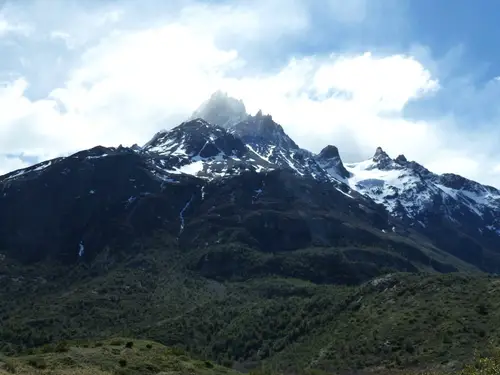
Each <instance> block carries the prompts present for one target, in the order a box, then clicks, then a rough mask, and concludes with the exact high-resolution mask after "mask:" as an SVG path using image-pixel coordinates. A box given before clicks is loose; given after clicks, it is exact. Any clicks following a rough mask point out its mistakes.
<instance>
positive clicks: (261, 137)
mask: <svg viewBox="0 0 500 375" xmlns="http://www.w3.org/2000/svg"><path fill="white" fill-rule="evenodd" d="M231 131H232V132H233V133H234V134H236V135H237V136H238V137H240V138H241V139H243V141H244V142H247V143H250V144H255V143H259V144H269V145H273V146H276V147H282V148H286V149H294V150H297V149H299V146H298V145H297V144H296V143H295V142H294V141H293V140H292V139H291V138H290V137H289V136H288V135H287V134H286V133H285V131H284V130H283V127H282V126H281V125H280V124H278V123H276V122H275V121H274V120H273V117H272V116H271V115H269V114H266V115H264V114H263V113H262V111H261V110H259V111H258V112H257V114H256V115H255V116H248V117H247V119H246V120H245V121H241V122H239V123H237V124H235V125H234V126H232V127H231Z"/></svg>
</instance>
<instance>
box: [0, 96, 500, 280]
mask: <svg viewBox="0 0 500 375" xmlns="http://www.w3.org/2000/svg"><path fill="white" fill-rule="evenodd" d="M200 116H201V117H204V118H203V119H202V118H199V117H200ZM213 122H215V123H216V124H213ZM158 232H161V233H167V234H168V235H169V236H170V237H171V238H174V239H175V241H176V245H175V246H178V247H179V248H181V249H185V251H186V252H189V253H191V252H192V253H193V254H198V255H196V256H194V255H193V259H192V263H191V267H192V268H193V269H196V270H198V271H199V272H201V273H203V274H204V275H207V276H210V277H222V276H224V275H226V276H227V277H229V276H231V277H232V276H234V275H239V276H241V277H244V276H245V275H246V276H250V275H252V274H254V273H263V274H273V273H278V274H280V273H281V274H285V275H288V276H293V275H295V274H297V273H298V274H301V275H305V276H304V277H306V278H308V279H311V280H314V281H318V282H335V281H340V280H343V281H347V282H358V281H360V280H363V279H365V278H366V277H369V276H374V275H376V274H378V273H379V272H382V271H381V270H404V271H414V270H417V269H422V268H425V269H429V268H431V269H435V270H437V271H440V272H448V271H453V270H457V269H481V270H485V271H490V272H498V271H499V269H500V252H499V250H498V249H500V193H499V192H498V190H496V189H495V188H493V187H489V186H483V185H481V184H479V183H476V182H473V181H470V180H467V179H465V178H463V177H460V176H457V175H452V174H444V175H436V174H433V173H431V172H430V171H428V170H427V169H426V168H425V167H423V166H422V165H419V164H418V163H415V162H410V161H408V160H407V159H406V158H405V157H404V156H403V155H400V156H398V157H397V158H396V159H391V157H390V156H389V155H388V154H387V153H386V152H384V151H383V150H382V148H377V150H376V152H375V154H374V156H373V157H372V158H371V159H369V160H366V161H362V162H360V163H354V164H346V165H344V163H343V162H342V160H341V157H340V153H339V150H338V149H337V148H336V147H335V146H332V145H329V146H326V147H325V148H324V149H323V150H322V151H321V152H320V153H319V154H314V153H312V152H309V151H307V150H304V149H301V148H300V147H299V146H298V145H297V144H296V143H295V142H294V141H293V140H292V139H291V138H290V137H289V136H288V135H287V134H286V133H285V131H284V129H283V127H282V126H280V125H279V124H277V123H276V122H275V121H274V120H273V119H272V117H271V116H269V115H263V114H262V113H261V112H259V113H257V114H256V115H255V116H251V115H248V114H247V113H246V110H245V107H244V105H243V103H241V102H240V101H237V100H234V99H231V98H228V97H227V96H226V95H224V94H221V93H216V94H214V96H212V98H211V99H210V100H209V101H207V102H206V103H204V105H203V106H202V107H201V108H200V109H199V110H198V111H197V112H196V113H195V114H194V115H193V119H191V120H190V121H187V122H185V123H182V124H180V125H179V126H177V127H175V128H173V129H171V130H169V131H161V132H159V133H157V134H156V135H155V136H154V137H153V138H152V139H151V140H150V141H149V142H148V143H147V144H146V145H144V146H143V147H139V146H137V145H134V146H133V147H131V148H123V147H118V148H104V147H95V148H93V149H90V150H84V151H81V152H79V153H76V154H74V155H72V156H69V157H66V158H58V159H54V160H50V161H46V162H43V163H40V164H37V165H34V166H32V167H30V168H26V169H22V170H18V171H14V172H12V173H9V174H7V175H4V176H2V177H0V254H2V255H4V256H8V257H10V258H14V259H17V260H19V261H22V262H26V263H31V262H36V261H42V260H54V261H58V262H63V263H66V264H74V263H78V262H84V263H92V262H93V261H94V260H95V259H96V258H97V257H98V256H99V255H100V254H102V253H103V252H106V253H109V252H111V253H113V254H114V256H118V257H119V256H125V255H124V254H127V251H135V250H132V249H136V247H133V246H132V244H134V243H136V242H137V241H141V240H142V239H144V238H150V237H151V236H152V235H153V234H154V233H158ZM249 259H252V261H249ZM297 259H300V261H297ZM292 265H293V266H292ZM305 265H307V266H305ZM221 275H222V276H221Z"/></svg>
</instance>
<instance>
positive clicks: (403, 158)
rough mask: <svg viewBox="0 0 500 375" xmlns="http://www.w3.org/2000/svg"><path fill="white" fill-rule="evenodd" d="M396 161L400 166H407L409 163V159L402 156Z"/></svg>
mask: <svg viewBox="0 0 500 375" xmlns="http://www.w3.org/2000/svg"><path fill="white" fill-rule="evenodd" d="M395 161H396V162H397V163H399V164H405V163H407V162H408V159H406V156H404V155H403V154H401V155H398V157H397V158H396V159H395Z"/></svg>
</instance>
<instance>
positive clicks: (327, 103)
mask: <svg viewBox="0 0 500 375" xmlns="http://www.w3.org/2000/svg"><path fill="white" fill-rule="evenodd" d="M179 3H183V4H184V6H183V7H181V8H179V9H177V11H176V12H173V13H172V14H175V17H174V16H166V17H164V18H151V22H145V21H144V20H143V21H144V22H142V23H139V24H137V23H134V24H133V26H130V27H126V26H127V24H126V23H125V24H121V23H120V22H124V21H123V20H126V19H127V17H128V16H129V13H127V9H126V8H124V10H120V9H106V10H105V11H103V13H102V14H101V16H102V17H101V18H96V19H97V20H98V21H96V19H94V21H92V22H94V23H92V25H94V26H95V25H101V26H102V25H105V31H102V30H101V34H99V36H98V37H96V36H95V35H94V34H93V36H92V38H90V37H89V34H86V33H84V34H78V33H77V34H72V30H74V29H73V28H71V27H68V26H67V25H66V26H65V27H63V26H64V25H63V26H61V25H59V26H60V27H59V26H58V28H57V29H52V30H49V31H48V35H49V36H52V38H62V39H64V40H65V41H66V42H67V43H69V46H70V47H71V48H73V49H74V50H75V49H76V50H78V48H82V46H84V45H85V46H86V47H85V49H84V50H82V52H81V55H80V56H79V59H78V64H77V65H75V66H73V68H72V69H71V70H70V71H68V72H65V75H66V77H67V79H66V81H65V83H64V84H63V85H61V86H60V87H54V88H53V90H52V92H51V93H50V94H49V95H48V96H47V97H46V98H43V99H38V100H33V99H29V97H28V95H27V88H28V83H29V82H27V80H26V79H23V78H17V79H16V80H13V81H10V82H7V84H5V85H4V87H3V88H1V89H0V107H1V108H5V110H3V111H1V112H0V149H1V150H2V152H3V153H5V154H21V153H23V154H24V155H28V156H33V155H36V156H39V157H40V158H47V157H54V156H57V155H60V154H64V153H67V152H71V151H76V150H78V149H81V148H88V147H92V146H95V145H97V144H102V145H117V144H120V143H123V144H129V145H130V144H133V143H139V144H140V143H144V142H145V141H147V140H148V139H149V138H150V137H151V136H152V135H153V134H154V133H155V132H156V131H157V130H159V129H161V128H168V127H171V126H174V125H177V124H178V123H179V122H181V121H182V120H184V119H185V118H186V117H187V116H188V115H190V114H191V112H192V111H193V110H194V109H195V108H196V107H197V106H198V105H199V104H200V103H201V102H202V101H204V100H205V99H206V98H207V97H208V96H209V95H210V94H211V93H212V92H213V91H215V90H217V89H223V90H225V91H228V92H229V94H232V95H234V96H236V97H238V98H242V99H243V100H244V101H245V104H246V106H247V108H248V109H249V110H250V111H251V112H256V111H257V110H258V109H263V110H264V112H268V113H271V114H272V115H273V117H274V118H275V119H276V120H277V121H278V122H280V123H281V124H282V125H283V126H284V128H285V130H286V131H287V132H288V133H289V134H290V136H292V137H293V138H294V139H295V140H296V141H297V142H298V143H299V144H300V145H301V146H303V147H306V148H309V149H311V150H313V151H319V150H320V149H321V148H322V147H323V146H325V145H326V144H335V145H337V146H338V147H339V148H340V151H341V153H342V155H343V156H344V157H345V158H346V159H348V160H350V161H353V160H354V159H359V158H367V157H370V156H371V154H372V153H373V152H374V150H375V147H377V146H382V147H383V148H384V149H386V150H387V151H388V152H389V153H390V154H392V155H393V156H396V155H397V154H400V153H405V154H406V155H407V157H408V158H410V159H415V160H417V161H419V162H421V163H423V164H424V165H427V166H429V167H430V168H431V169H433V170H436V171H438V172H445V171H449V172H457V173H462V174H464V175H465V176H469V177H473V178H478V179H481V180H482V181H486V182H489V183H496V184H497V185H500V178H499V175H497V174H495V173H493V165H492V164H491V163H493V162H494V159H491V160H490V159H489V157H488V154H487V153H478V149H480V146H478V143H475V142H469V138H468V135H467V134H463V133H457V132H456V129H455V128H454V122H453V119H452V118H450V117H446V116H442V117H439V118H435V119H433V120H432V121H430V120H426V121H423V120H408V119H406V118H405V117H404V116H403V109H404V107H405V105H407V104H408V103H409V102H411V101H414V100H419V98H422V97H429V96H430V95H434V93H435V92H436V91H438V90H440V84H439V82H438V79H437V78H436V77H433V76H432V74H431V73H430V71H429V69H428V68H427V66H426V65H424V64H423V63H422V62H421V61H420V60H418V59H417V58H415V57H412V56H410V55H404V54H393V55H380V54H374V53H369V52H367V53H362V54H352V53H350V54H341V53H336V54H331V55H328V54H326V55H325V54H318V55H310V56H306V57H304V56H297V57H296V58H292V59H291V60H289V61H288V63H286V64H285V65H284V66H282V67H280V68H279V69H275V70H270V71H264V72H263V71H255V70H253V69H252V68H253V61H249V60H248V59H246V58H245V57H244V53H243V52H245V51H246V50H245V48H246V47H248V46H250V45H251V46H252V48H258V47H256V46H258V45H259V43H256V42H262V43H264V42H266V43H279V42H280V40H283V39H286V38H291V39H292V40H293V38H294V37H295V36H296V35H297V34H300V33H304V32H307V30H308V29H309V28H310V27H311V22H313V20H311V19H310V14H309V13H308V12H307V4H309V3H308V2H306V1H299V0H294V1H291V0H287V1H285V0H279V1H275V2H267V1H256V2H248V1H242V2H238V3H232V5H230V6H229V5H217V6H215V5H210V6H208V5H200V4H199V3H195V2H193V1H185V2H183V1H179ZM331 5H332V9H333V11H334V16H333V17H334V18H341V19H342V20H343V22H344V23H346V22H347V23H354V24H355V23H357V22H361V21H362V19H364V18H366V17H367V13H366V12H365V10H366V2H363V1H357V2H356V4H351V5H350V7H351V8H342V7H341V4H340V3H339V2H336V1H332V2H331ZM354 5H356V6H354ZM95 12H96V11H95V10H93V11H92V12H88V13H87V15H90V14H95ZM277 15H279V17H278V16H277ZM87 18H88V17H87V16H85V17H83V16H80V17H79V18H77V19H76V21H75V28H76V25H79V27H81V23H82V22H84V23H85V22H86V21H85V20H86V19H87ZM82 20H83V21H82ZM66 22H67V23H68V24H69V23H71V19H70V20H67V21H66ZM110 25H111V26H110ZM113 25H120V26H116V27H115V26H113ZM89 32H90V31H89ZM89 38H90V39H89ZM89 40H90V41H92V43H91V44H90V45H89ZM257 51H258V50H257ZM264 57H265V56H264ZM449 131H454V132H455V133H456V135H455V136H454V137H453V138H451V137H449V136H448V134H447V132H449ZM9 160H10V161H9V163H12V160H11V159H9ZM496 163H497V164H498V162H496ZM490 164H491V166H490ZM480 165H481V166H484V167H485V168H484V169H485V170H489V171H490V172H488V173H484V172H481V171H480V170H479V166H480ZM495 165H496V164H495ZM488 166H490V168H488ZM12 167H14V165H13V164H8V163H7V162H6V161H5V160H3V161H0V171H3V172H6V171H7V170H9V169H10V168H12Z"/></svg>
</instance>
